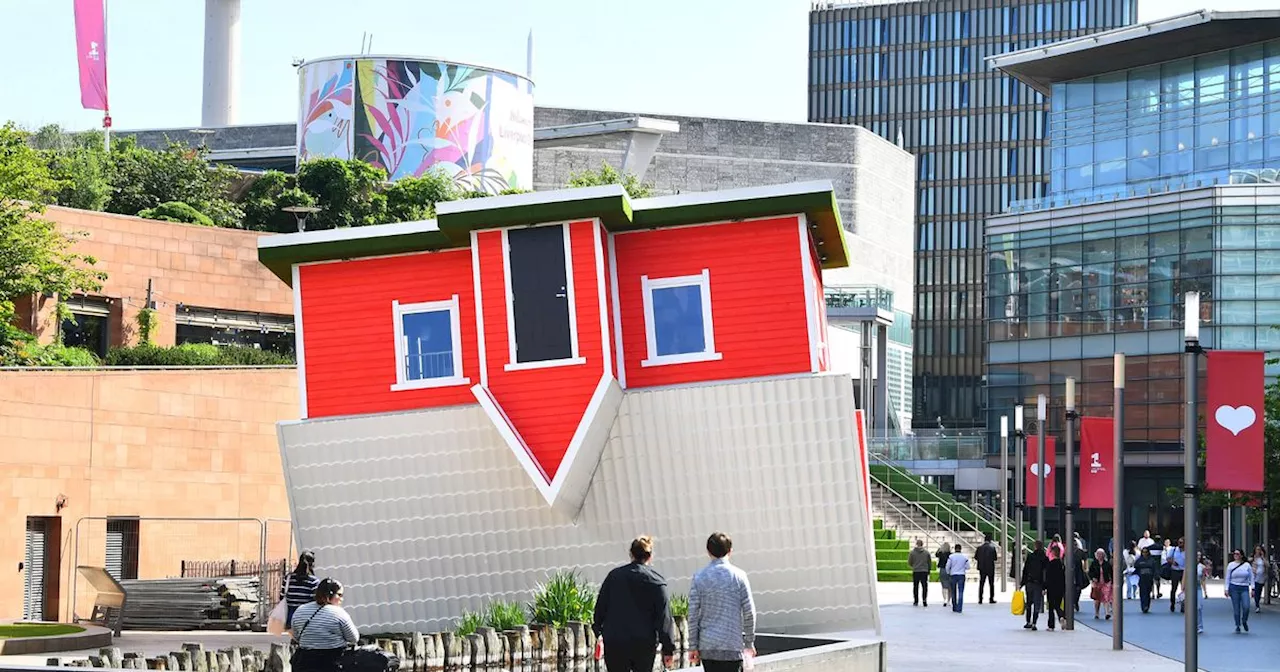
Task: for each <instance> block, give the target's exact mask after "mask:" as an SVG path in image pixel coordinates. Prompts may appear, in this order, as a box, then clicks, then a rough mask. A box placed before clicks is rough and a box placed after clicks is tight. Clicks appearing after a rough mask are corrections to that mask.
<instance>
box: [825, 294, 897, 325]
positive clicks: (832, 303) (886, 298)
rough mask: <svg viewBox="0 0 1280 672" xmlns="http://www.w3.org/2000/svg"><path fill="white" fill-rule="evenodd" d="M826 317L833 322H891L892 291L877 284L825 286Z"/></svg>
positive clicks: (885, 323) (887, 323) (886, 323)
mask: <svg viewBox="0 0 1280 672" xmlns="http://www.w3.org/2000/svg"><path fill="white" fill-rule="evenodd" d="M825 291H826V299H827V319H828V321H830V322H832V323H835V324H853V323H859V322H877V323H879V324H882V325H891V324H893V291H892V290H889V289H886V288H884V287H880V286H877V285H845V286H835V287H827V288H826V290H825Z"/></svg>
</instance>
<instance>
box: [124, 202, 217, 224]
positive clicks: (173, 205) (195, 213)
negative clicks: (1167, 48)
mask: <svg viewBox="0 0 1280 672" xmlns="http://www.w3.org/2000/svg"><path fill="white" fill-rule="evenodd" d="M138 216H139V217H142V218H144V219H158V220H161V221H165V222H180V223H183V224H199V225H200V226H213V220H212V219H210V218H209V217H208V215H205V214H204V213H203V212H200V211H199V210H196V209H195V208H193V207H191V206H189V205H187V204H186V203H183V202H182V201H169V202H167V203H161V204H160V205H157V206H156V207H154V208H147V209H146V210H143V211H141V212H139V213H138Z"/></svg>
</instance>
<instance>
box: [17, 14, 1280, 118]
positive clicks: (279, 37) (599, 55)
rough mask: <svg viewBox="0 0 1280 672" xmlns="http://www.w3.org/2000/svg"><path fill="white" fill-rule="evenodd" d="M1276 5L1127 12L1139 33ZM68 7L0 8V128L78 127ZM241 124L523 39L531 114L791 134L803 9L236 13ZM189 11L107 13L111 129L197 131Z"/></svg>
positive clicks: (499, 57)
mask: <svg viewBox="0 0 1280 672" xmlns="http://www.w3.org/2000/svg"><path fill="white" fill-rule="evenodd" d="M1210 5H1212V6H1214V8H1215V9H1254V8H1265V7H1277V8H1280V0H1141V5H1140V18H1141V19H1142V20H1150V19H1155V18H1160V17H1163V16H1169V15H1173V14H1178V13H1182V12H1187V11H1194V10H1196V9H1201V8H1203V7H1206V6H1210ZM71 6H72V3H71V0H0V25H3V26H5V29H6V30H5V36H4V39H3V40H0V63H4V65H5V75H4V78H3V83H2V84H0V120H6V119H12V120H14V121H17V122H18V123H20V124H22V125H23V126H27V127H37V126H40V125H43V124H46V123H59V124H62V125H63V126H66V127H69V128H76V129H80V128H90V127H96V126H98V125H99V124H100V123H101V115H100V113H98V112H95V111H88V110H82V109H80V100H79V92H78V85H77V83H76V61H75V33H74V23H73V20H72V11H71ZM242 6H243V11H242V15H241V31H242V32H241V78H240V113H239V122H240V123H266V122H288V121H293V120H294V118H295V116H296V114H297V112H296V101H295V99H296V97H297V77H296V74H295V70H294V69H293V67H292V65H291V62H292V60H293V59H294V58H317V57H321V56H329V55H337V54H347V53H355V52H357V51H359V49H360V40H361V35H362V34H363V33H364V32H366V31H368V32H372V33H373V36H374V38H373V50H374V51H375V52H381V53H399V54H412V55H424V56H438V57H446V58H451V59H455V60H462V61H474V62H480V63H485V64H491V65H494V66H497V67H502V68H506V69H510V70H515V71H517V72H523V71H524V67H525V39H526V36H527V35H528V31H529V29H530V28H533V30H534V40H535V56H534V79H535V81H536V82H537V88H536V90H535V100H536V101H537V103H538V104H540V105H548V106H563V107H583V108H591V109H606V110H620V111H629V112H630V111H634V112H651V113H666V114H685V115H695V116H717V117H731V118H739V119H767V120H780V121H803V120H804V118H805V82H806V79H807V67H808V66H807V59H806V54H805V50H806V48H807V41H808V37H807V31H806V25H807V16H808V9H809V1H808V0H736V1H735V0H640V1H638V2H636V1H623V0H469V1H458V0H453V1H452V2H442V1H441V0H356V1H353V0H243V5H242ZM203 22H204V1H203V0H108V16H107V24H108V38H107V40H108V44H109V48H110V73H109V84H110V91H111V102H112V116H113V117H114V119H115V126H116V128H119V129H129V128H167V127H181V126H194V125H197V124H199V123H200V91H201V63H202V42H203V39H204V23H203Z"/></svg>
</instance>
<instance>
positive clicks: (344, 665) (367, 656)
mask: <svg viewBox="0 0 1280 672" xmlns="http://www.w3.org/2000/svg"><path fill="white" fill-rule="evenodd" d="M338 669H340V670H342V672H396V671H397V670H399V669H400V659H399V658H398V657H396V656H394V655H392V654H390V653H387V652H386V651H383V650H382V649H379V648H377V647H376V646H362V647H359V648H355V649H351V650H349V651H347V652H345V653H343V654H342V659H341V660H339V661H338Z"/></svg>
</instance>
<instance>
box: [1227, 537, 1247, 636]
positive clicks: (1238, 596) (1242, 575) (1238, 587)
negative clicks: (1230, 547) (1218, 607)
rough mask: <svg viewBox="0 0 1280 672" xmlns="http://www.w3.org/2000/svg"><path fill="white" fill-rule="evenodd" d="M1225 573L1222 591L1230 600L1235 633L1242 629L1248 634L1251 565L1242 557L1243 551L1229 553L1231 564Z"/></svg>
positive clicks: (1236, 550) (1237, 550) (1228, 564)
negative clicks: (1234, 621) (1224, 583)
mask: <svg viewBox="0 0 1280 672" xmlns="http://www.w3.org/2000/svg"><path fill="white" fill-rule="evenodd" d="M1224 571H1225V576H1226V582H1227V587H1226V590H1225V591H1223V592H1224V593H1226V595H1227V597H1230V598H1231V615H1232V616H1234V617H1235V620H1236V632H1237V633H1238V632H1240V628H1241V627H1243V628H1244V631H1245V632H1249V590H1250V589H1252V588H1253V583H1254V576H1253V563H1251V562H1250V561H1249V560H1248V559H1247V558H1245V557H1244V551H1242V550H1240V549H1238V548H1237V549H1235V550H1234V551H1231V562H1229V563H1227V568H1226V570H1224Z"/></svg>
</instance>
